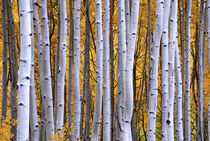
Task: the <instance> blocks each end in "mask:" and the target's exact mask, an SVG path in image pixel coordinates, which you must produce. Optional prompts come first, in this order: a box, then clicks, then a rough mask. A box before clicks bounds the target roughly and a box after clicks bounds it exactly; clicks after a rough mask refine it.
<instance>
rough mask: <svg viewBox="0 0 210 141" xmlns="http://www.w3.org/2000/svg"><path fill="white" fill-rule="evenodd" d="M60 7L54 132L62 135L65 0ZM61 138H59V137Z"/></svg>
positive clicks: (61, 0)
mask: <svg viewBox="0 0 210 141" xmlns="http://www.w3.org/2000/svg"><path fill="white" fill-rule="evenodd" d="M59 5H60V6H59V7H60V20H61V22H60V44H59V59H58V68H57V83H56V84H57V86H56V87H57V88H56V96H57V98H56V100H57V102H56V110H57V111H56V132H58V133H59V134H60V135H61V134H62V128H63V123H64V121H63V120H64V85H65V72H66V37H67V13H66V0H59ZM60 137H61V136H60Z"/></svg>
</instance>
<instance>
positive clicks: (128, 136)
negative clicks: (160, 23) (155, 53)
mask: <svg viewBox="0 0 210 141" xmlns="http://www.w3.org/2000/svg"><path fill="white" fill-rule="evenodd" d="M139 3H140V0H132V2H131V18H130V23H129V26H130V29H129V37H128V41H127V42H128V48H127V56H126V70H125V82H126V96H125V112H124V115H123V120H124V121H123V122H125V137H124V138H125V140H132V133H131V118H132V115H133V61H134V52H135V45H136V34H137V26H138V17H139Z"/></svg>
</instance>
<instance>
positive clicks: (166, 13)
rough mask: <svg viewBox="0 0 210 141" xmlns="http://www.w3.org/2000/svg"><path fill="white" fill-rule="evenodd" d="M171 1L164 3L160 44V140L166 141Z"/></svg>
mask: <svg viewBox="0 0 210 141" xmlns="http://www.w3.org/2000/svg"><path fill="white" fill-rule="evenodd" d="M170 4H171V1H170V0H168V1H165V2H164V14H163V16H164V19H163V33H162V44H161V55H162V56H161V59H162V60H161V62H162V64H161V66H162V69H161V70H162V75H161V87H162V140H163V141H167V140H168V139H167V123H166V121H167V117H168V111H167V110H168V108H167V107H168V23H169V14H170Z"/></svg>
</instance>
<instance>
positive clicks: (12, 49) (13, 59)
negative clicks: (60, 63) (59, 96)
mask: <svg viewBox="0 0 210 141" xmlns="http://www.w3.org/2000/svg"><path fill="white" fill-rule="evenodd" d="M7 18H8V26H9V32H8V38H9V39H8V40H9V53H10V67H11V83H10V107H11V121H12V122H15V121H16V120H17V104H16V103H17V102H16V89H17V79H18V74H17V72H18V62H17V61H18V60H17V51H16V42H15V25H14V18H13V13H12V5H11V1H10V0H8V1H7ZM11 134H13V135H14V136H13V137H12V138H11V140H14V141H15V140H16V125H13V126H12V129H11Z"/></svg>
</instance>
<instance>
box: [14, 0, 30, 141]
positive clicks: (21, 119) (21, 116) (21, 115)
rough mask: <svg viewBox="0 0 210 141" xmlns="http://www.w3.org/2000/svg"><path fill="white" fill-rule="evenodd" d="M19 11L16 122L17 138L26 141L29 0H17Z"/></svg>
mask: <svg viewBox="0 0 210 141" xmlns="http://www.w3.org/2000/svg"><path fill="white" fill-rule="evenodd" d="M19 11H20V13H19V14H20V45H21V46H20V47H21V48H20V60H19V64H20V67H19V71H18V94H19V95H18V122H17V140H18V141H23V140H24V141H26V140H28V137H29V92H30V87H29V85H30V79H31V78H30V71H31V47H32V42H31V36H32V29H31V27H32V25H31V23H32V22H31V16H32V15H31V14H32V13H31V8H30V1H24V0H19Z"/></svg>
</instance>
